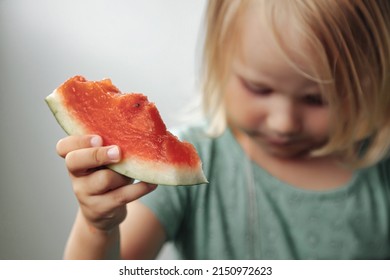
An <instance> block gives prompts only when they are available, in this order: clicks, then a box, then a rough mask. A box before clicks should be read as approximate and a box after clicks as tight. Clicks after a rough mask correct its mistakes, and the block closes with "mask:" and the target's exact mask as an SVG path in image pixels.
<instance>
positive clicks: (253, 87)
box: [239, 78, 273, 95]
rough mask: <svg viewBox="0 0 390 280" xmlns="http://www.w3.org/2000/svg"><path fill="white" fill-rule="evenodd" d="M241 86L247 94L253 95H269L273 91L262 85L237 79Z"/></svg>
mask: <svg viewBox="0 0 390 280" xmlns="http://www.w3.org/2000/svg"><path fill="white" fill-rule="evenodd" d="M239 80H240V82H241V85H242V86H243V87H244V88H245V89H246V90H247V91H249V92H251V93H253V94H255V95H269V94H271V93H272V92H273V89H272V88H270V87H267V86H265V85H262V84H257V83H254V82H251V81H247V80H244V79H243V78H239Z"/></svg>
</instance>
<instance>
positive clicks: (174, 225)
mask: <svg viewBox="0 0 390 280" xmlns="http://www.w3.org/2000/svg"><path fill="white" fill-rule="evenodd" d="M187 188H188V187H187V186H180V187H172V186H158V187H157V189H156V190H155V191H153V192H151V193H150V194H148V195H146V196H143V197H142V198H141V199H140V201H141V202H142V203H143V204H144V205H146V206H147V207H148V208H149V209H151V210H152V212H153V213H154V214H155V215H156V217H157V219H158V220H159V221H160V223H161V224H162V226H163V227H164V229H165V231H166V233H167V238H168V240H173V239H174V238H175V236H176V234H177V232H178V230H179V228H180V225H181V223H182V220H183V217H184V213H185V207H186V202H187V190H186V189H187Z"/></svg>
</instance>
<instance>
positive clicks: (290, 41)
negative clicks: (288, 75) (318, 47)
mask: <svg viewBox="0 0 390 280" xmlns="http://www.w3.org/2000/svg"><path fill="white" fill-rule="evenodd" d="M271 2H273V1H253V2H252V4H251V5H249V6H248V7H247V9H246V10H245V12H244V13H243V14H242V17H241V20H240V21H239V30H240V32H239V40H237V42H236V44H237V47H236V51H237V53H236V56H235V59H239V60H240V61H241V62H243V63H244V64H247V65H251V66H253V68H259V70H261V72H264V71H265V72H266V71H267V70H272V69H273V68H276V69H280V68H286V67H289V68H290V69H289V70H295V71H296V72H298V73H301V74H306V75H307V76H314V75H313V71H314V63H313V61H314V56H313V52H312V51H311V50H310V48H309V46H308V44H307V43H306V39H305V36H303V35H302V34H303V33H302V26H301V24H300V23H299V22H298V20H297V19H296V17H295V16H294V14H293V13H291V12H289V11H288V9H287V8H286V9H284V8H283V6H278V7H272V6H271V4H269V6H267V5H265V4H260V3H271ZM272 8H276V9H275V10H273V9H272ZM275 11H277V13H276V12H275ZM281 74H282V73H281Z"/></svg>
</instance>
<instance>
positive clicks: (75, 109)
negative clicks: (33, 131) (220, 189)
mask: <svg viewBox="0 0 390 280" xmlns="http://www.w3.org/2000/svg"><path fill="white" fill-rule="evenodd" d="M45 101H46V102H47V104H48V105H49V107H50V109H51V111H52V113H53V114H54V116H55V118H56V119H57V121H58V123H59V124H60V125H61V126H62V128H63V129H64V130H65V131H66V132H67V133H68V134H69V135H81V134H98V135H100V136H101V137H102V138H103V144H104V145H118V146H119V147H120V148H121V151H122V160H121V161H120V162H119V163H116V164H112V165H109V166H108V167H109V168H111V169H112V170H114V171H116V172H118V173H121V174H123V175H125V176H128V177H131V178H134V179H137V180H140V181H145V182H148V183H155V184H163V185H173V186H175V185H194V184H201V183H206V182H207V180H206V178H205V176H204V174H203V170H202V162H201V160H200V158H199V156H198V154H197V152H196V149H195V147H194V146H193V145H192V144H190V143H188V142H181V141H180V140H179V139H178V138H177V137H176V136H174V135H173V134H172V133H170V132H169V131H167V128H166V126H165V124H164V122H163V120H162V119H161V116H160V114H159V112H158V110H157V108H156V106H155V105H154V104H153V103H151V102H149V101H148V98H147V97H146V96H145V95H143V94H140V93H122V92H121V91H120V90H119V89H118V88H117V87H115V86H114V85H113V84H112V82H111V80H110V79H104V80H101V81H88V80H86V79H85V78H84V77H82V76H75V77H73V78H70V79H69V80H67V81H66V82H65V83H63V84H62V85H60V86H59V87H58V88H57V89H55V90H54V91H53V93H51V94H50V95H49V96H47V97H46V99H45Z"/></svg>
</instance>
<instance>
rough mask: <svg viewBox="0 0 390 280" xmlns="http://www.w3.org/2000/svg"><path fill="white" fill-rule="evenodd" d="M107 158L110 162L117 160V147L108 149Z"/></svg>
mask: <svg viewBox="0 0 390 280" xmlns="http://www.w3.org/2000/svg"><path fill="white" fill-rule="evenodd" d="M107 156H108V158H109V159H111V160H112V161H117V160H119V148H118V147H117V146H112V147H111V148H109V149H108V151H107Z"/></svg>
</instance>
